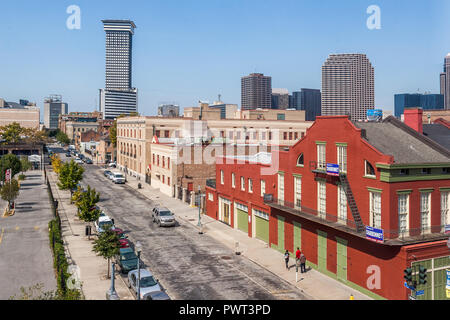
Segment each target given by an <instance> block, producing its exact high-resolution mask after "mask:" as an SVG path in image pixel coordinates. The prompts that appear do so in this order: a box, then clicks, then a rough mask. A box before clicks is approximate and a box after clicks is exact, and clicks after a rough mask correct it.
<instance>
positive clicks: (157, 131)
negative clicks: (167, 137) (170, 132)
mask: <svg viewBox="0 0 450 320" xmlns="http://www.w3.org/2000/svg"><path fill="white" fill-rule="evenodd" d="M155 135H156V136H157V137H158V138H159V136H160V135H161V132H160V131H159V130H156V133H155Z"/></svg>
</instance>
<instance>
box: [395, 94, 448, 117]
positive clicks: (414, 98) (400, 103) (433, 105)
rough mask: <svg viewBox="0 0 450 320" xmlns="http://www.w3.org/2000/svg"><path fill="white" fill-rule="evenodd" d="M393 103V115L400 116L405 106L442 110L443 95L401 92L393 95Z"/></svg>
mask: <svg viewBox="0 0 450 320" xmlns="http://www.w3.org/2000/svg"><path fill="white" fill-rule="evenodd" d="M394 103H395V105H394V112H395V116H396V117H397V118H401V116H402V114H403V112H404V110H405V108H422V109H423V110H443V109H444V96H443V95H442V94H420V93H411V94H408V93H403V94H396V95H395V96H394Z"/></svg>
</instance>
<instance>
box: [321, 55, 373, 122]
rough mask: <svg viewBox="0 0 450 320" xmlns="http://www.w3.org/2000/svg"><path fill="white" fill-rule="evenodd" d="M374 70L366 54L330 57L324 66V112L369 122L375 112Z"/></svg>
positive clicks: (323, 113) (324, 113)
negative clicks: (370, 111) (369, 117)
mask: <svg viewBox="0 0 450 320" xmlns="http://www.w3.org/2000/svg"><path fill="white" fill-rule="evenodd" d="M374 91H375V90H374V69H373V67H372V64H371V63H370V61H369V60H368V59H367V57H366V55H365V54H331V55H330V56H329V57H328V59H327V60H326V61H325V63H324V64H323V66H322V112H321V114H322V115H323V116H326V115H349V116H350V117H351V119H352V120H365V119H367V110H369V109H374V108H375V92H374Z"/></svg>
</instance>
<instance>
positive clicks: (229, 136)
mask: <svg viewBox="0 0 450 320" xmlns="http://www.w3.org/2000/svg"><path fill="white" fill-rule="evenodd" d="M228 138H230V139H233V131H230V132H229V133H228Z"/></svg>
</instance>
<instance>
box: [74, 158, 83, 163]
mask: <svg viewBox="0 0 450 320" xmlns="http://www.w3.org/2000/svg"><path fill="white" fill-rule="evenodd" d="M75 162H76V163H78V164H83V163H84V162H83V160H81V159H80V158H78V157H76V158H75Z"/></svg>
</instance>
